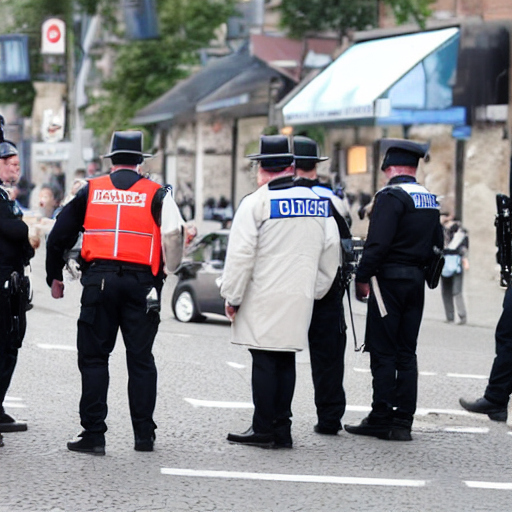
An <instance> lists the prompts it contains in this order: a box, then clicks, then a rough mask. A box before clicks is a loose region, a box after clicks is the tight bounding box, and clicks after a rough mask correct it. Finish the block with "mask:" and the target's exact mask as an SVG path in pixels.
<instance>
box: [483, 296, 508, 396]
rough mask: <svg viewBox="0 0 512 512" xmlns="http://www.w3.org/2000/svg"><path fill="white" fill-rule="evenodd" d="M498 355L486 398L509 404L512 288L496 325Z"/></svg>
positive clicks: (504, 301)
mask: <svg viewBox="0 0 512 512" xmlns="http://www.w3.org/2000/svg"><path fill="white" fill-rule="evenodd" d="M495 339H496V357H495V358H494V362H493V365H492V369H491V375H490V376H489V383H488V385H487V388H486V390H485V398H487V399H488V400H490V401H491V402H494V403H496V404H500V405H507V404H508V400H509V397H510V394H511V393H512V288H510V287H509V288H508V289H507V291H506V293H505V298H504V300H503V311H502V313H501V316H500V319H499V321H498V324H497V326H496V331H495Z"/></svg>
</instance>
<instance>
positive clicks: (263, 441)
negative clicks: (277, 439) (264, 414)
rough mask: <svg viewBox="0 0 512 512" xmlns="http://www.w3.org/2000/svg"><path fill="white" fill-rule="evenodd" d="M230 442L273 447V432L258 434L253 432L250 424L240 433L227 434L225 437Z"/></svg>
mask: <svg viewBox="0 0 512 512" xmlns="http://www.w3.org/2000/svg"><path fill="white" fill-rule="evenodd" d="M227 439H228V441H229V442H230V443H237V444H246V445H249V446H258V447H259V448H273V447H274V435H273V434H258V433H256V432H254V430H253V428H252V426H251V427H249V428H248V429H247V430H246V431H245V432H243V433H242V434H231V433H230V434H228V437H227Z"/></svg>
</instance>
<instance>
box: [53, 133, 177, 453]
mask: <svg viewBox="0 0 512 512" xmlns="http://www.w3.org/2000/svg"><path fill="white" fill-rule="evenodd" d="M147 156H150V155H145V154H143V153H142V133H141V132H139V131H125V132H115V133H114V135H113V137H112V144H111V151H110V153H109V154H108V155H105V157H104V158H110V159H111V160H112V169H111V173H110V174H109V175H105V176H101V177H97V178H92V179H91V180H89V182H88V183H87V185H85V186H84V187H83V188H81V189H80V190H79V191H78V192H77V195H76V196H75V198H74V199H72V200H71V201H70V202H69V203H68V204H67V205H66V206H65V207H64V208H63V209H62V211H61V213H60V214H59V216H58V217H57V220H56V223H55V226H54V228H53V229H52V231H51V232H50V235H49V237H48V242H47V257H46V274H47V277H46V281H47V283H48V285H49V286H51V293H52V297H54V298H61V297H63V295H64V284H63V278H62V268H63V267H64V264H65V259H64V258H65V253H66V251H68V250H69V249H71V248H72V247H73V245H74V244H75V242H76V240H77V238H78V235H79V233H80V232H81V231H83V243H82V249H81V258H82V265H81V270H82V277H81V282H82V285H83V292H82V298H81V309H80V316H79V318H78V334H77V346H78V367H79V369H80V373H81V376H82V397H81V399H80V420H81V424H82V427H83V429H84V430H83V432H82V433H81V434H79V436H78V437H79V438H80V439H78V440H77V441H71V442H69V443H68V444H67V447H68V449H69V450H71V451H77V452H83V453H90V454H94V455H104V454H105V432H106V430H107V425H106V423H105V419H106V417H107V390H108V383H109V369H108V361H109V356H110V353H111V352H112V350H113V349H114V345H115V342H116V337H117V333H118V330H119V329H121V332H122V335H123V340H124V344H125V347H126V360H127V367H128V398H129V406H130V416H131V421H132V427H133V432H134V437H135V450H137V451H152V450H153V444H154V441H155V429H156V424H155V422H154V421H153V412H154V409H155V403H156V383H157V370H156V366H155V361H154V358H153V354H152V347H153V342H154V339H155V336H156V334H157V330H158V324H159V322H160V299H161V290H162V286H163V283H164V279H165V272H164V264H165V266H166V270H167V272H174V270H176V268H177V266H178V265H179V263H180V261H181V256H182V252H183V233H182V231H183V230H182V225H183V221H182V219H181V216H180V215H179V211H178V208H177V206H176V204H175V202H174V200H173V198H172V195H171V194H170V193H168V190H167V188H162V187H161V186H160V185H158V184H157V183H154V182H152V181H150V180H149V179H147V178H144V177H142V176H141V174H139V166H140V164H142V162H143V161H144V158H145V157H147ZM162 242H163V247H164V253H163V254H162Z"/></svg>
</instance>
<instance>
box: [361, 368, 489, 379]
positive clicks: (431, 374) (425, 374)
mask: <svg viewBox="0 0 512 512" xmlns="http://www.w3.org/2000/svg"><path fill="white" fill-rule="evenodd" d="M354 371H355V372H359V373H370V372H371V370H370V369H369V368H354ZM418 373H419V375H421V376H422V377H434V376H436V375H437V373H436V372H418ZM446 376H447V377H453V378H456V379H479V380H485V379H488V378H489V376H488V375H471V374H465V373H447V374H446Z"/></svg>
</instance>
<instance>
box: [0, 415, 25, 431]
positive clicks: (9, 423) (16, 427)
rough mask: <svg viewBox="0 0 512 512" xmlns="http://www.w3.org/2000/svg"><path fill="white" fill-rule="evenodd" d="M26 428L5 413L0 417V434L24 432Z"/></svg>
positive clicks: (23, 424) (23, 423) (22, 423)
mask: <svg viewBox="0 0 512 512" xmlns="http://www.w3.org/2000/svg"><path fill="white" fill-rule="evenodd" d="M27 428H28V427H27V424H26V423H25V422H23V421H16V420H15V419H14V418H13V417H12V416H9V415H8V414H7V413H5V412H4V413H3V414H1V415H0V432H24V431H25V430H27Z"/></svg>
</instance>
